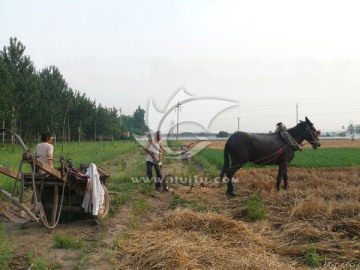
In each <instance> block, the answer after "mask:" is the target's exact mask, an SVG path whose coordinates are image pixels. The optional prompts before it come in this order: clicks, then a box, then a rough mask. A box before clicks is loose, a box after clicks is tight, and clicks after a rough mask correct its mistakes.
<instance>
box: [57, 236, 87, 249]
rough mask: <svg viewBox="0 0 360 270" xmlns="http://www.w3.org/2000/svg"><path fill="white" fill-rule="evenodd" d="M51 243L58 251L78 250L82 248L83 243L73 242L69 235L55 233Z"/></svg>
mask: <svg viewBox="0 0 360 270" xmlns="http://www.w3.org/2000/svg"><path fill="white" fill-rule="evenodd" d="M53 241H54V244H55V247H56V248H60V249H79V248H84V246H85V242H84V241H83V240H79V239H76V240H73V239H71V238H70V236H69V235H66V234H63V233H55V234H54V236H53Z"/></svg>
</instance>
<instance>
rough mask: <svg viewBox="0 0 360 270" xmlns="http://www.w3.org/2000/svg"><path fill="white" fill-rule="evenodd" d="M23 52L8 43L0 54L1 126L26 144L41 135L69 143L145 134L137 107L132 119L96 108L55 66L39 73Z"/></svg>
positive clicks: (17, 43) (142, 116)
mask: <svg viewBox="0 0 360 270" xmlns="http://www.w3.org/2000/svg"><path fill="white" fill-rule="evenodd" d="M25 49H26V47H25V46H24V45H23V44H22V43H21V42H20V41H18V40H17V38H10V44H9V46H4V48H3V50H1V51H0V125H1V127H5V128H8V129H11V130H12V131H14V132H16V133H17V134H19V135H20V136H21V137H23V138H25V139H27V140H34V139H36V138H38V136H39V134H41V133H42V132H43V131H50V132H52V133H54V134H55V135H56V137H57V138H58V139H59V138H63V137H64V139H65V140H67V141H82V140H103V139H123V138H125V137H126V135H127V133H128V132H129V131H130V132H133V133H136V134H143V133H144V132H146V131H147V130H148V127H147V126H146V124H145V111H144V110H143V109H142V108H141V107H140V106H138V108H137V109H136V110H135V111H134V113H133V114H132V115H120V112H119V111H118V110H117V109H116V108H115V107H113V108H108V107H106V106H103V105H102V104H99V105H96V102H95V101H93V100H91V99H90V98H89V97H87V96H86V95H85V93H81V92H80V91H78V90H74V89H72V88H71V87H69V86H68V84H67V82H66V80H65V78H64V77H63V75H62V74H61V72H60V70H59V69H58V68H57V67H56V66H48V67H45V68H43V69H42V70H40V71H38V70H36V68H35V65H34V63H33V62H32V61H31V59H30V57H29V56H27V55H25Z"/></svg>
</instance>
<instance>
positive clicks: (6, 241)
mask: <svg viewBox="0 0 360 270" xmlns="http://www.w3.org/2000/svg"><path fill="white" fill-rule="evenodd" d="M11 244H12V238H11V237H8V236H7V235H6V234H5V226H4V225H3V224H0V266H1V269H4V270H6V269H9V265H10V263H11V262H12V254H11Z"/></svg>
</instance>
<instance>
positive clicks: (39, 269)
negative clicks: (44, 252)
mask: <svg viewBox="0 0 360 270" xmlns="http://www.w3.org/2000/svg"><path fill="white" fill-rule="evenodd" d="M27 261H28V263H29V264H30V265H31V269H32V270H56V269H61V268H62V266H61V265H59V264H58V263H49V262H48V261H47V260H46V259H45V258H43V257H38V258H36V257H34V255H33V254H32V253H29V254H28V256H27ZM29 269H30V268H29Z"/></svg>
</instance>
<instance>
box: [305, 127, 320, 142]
mask: <svg viewBox="0 0 360 270" xmlns="http://www.w3.org/2000/svg"><path fill="white" fill-rule="evenodd" d="M306 131H307V132H309V133H310V136H311V138H312V140H310V141H309V140H307V141H308V142H309V143H310V144H311V145H312V143H314V142H317V141H318V140H319V135H320V134H321V132H320V130H316V129H315V128H314V127H313V126H311V127H310V126H309V124H308V123H306Z"/></svg>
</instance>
